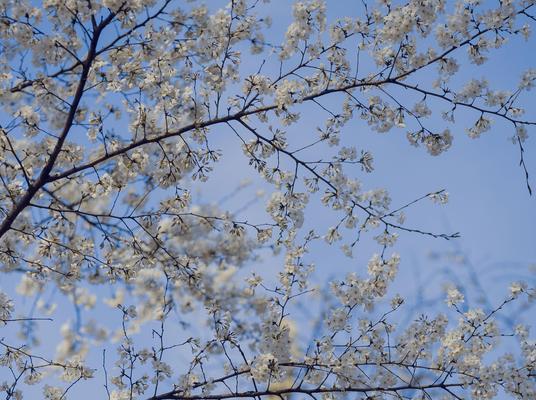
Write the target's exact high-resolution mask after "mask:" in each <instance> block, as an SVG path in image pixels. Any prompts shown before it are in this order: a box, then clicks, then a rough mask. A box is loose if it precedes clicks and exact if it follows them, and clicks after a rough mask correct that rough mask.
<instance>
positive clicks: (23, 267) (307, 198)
mask: <svg viewBox="0 0 536 400" xmlns="http://www.w3.org/2000/svg"><path fill="white" fill-rule="evenodd" d="M216 3H218V4H216ZM266 3H268V1H264V2H260V1H253V0H252V1H246V0H231V1H230V2H229V3H228V4H219V2H207V5H202V4H198V3H197V2H195V1H191V2H186V3H185V2H180V1H173V0H143V1H142V0H43V1H42V2H40V1H26V0H17V1H15V0H3V1H1V2H0V38H1V42H0V46H1V47H0V49H1V52H0V103H1V107H2V111H1V117H0V123H1V126H0V179H1V186H0V187H1V189H0V211H1V215H0V261H1V264H0V273H1V276H2V282H8V278H10V277H13V276H16V277H17V279H20V283H19V285H18V289H17V290H18V292H19V294H20V295H21V296H35V295H36V294H39V293H43V291H44V290H54V291H56V292H57V293H59V294H60V295H61V296H63V297H62V298H63V299H64V301H66V302H68V303H70V304H72V306H74V308H75V310H76V313H77V316H79V314H80V313H81V312H82V311H83V310H84V309H88V310H91V309H92V308H94V307H95V304H96V303H97V300H98V299H100V297H101V296H104V295H103V293H110V292H111V293H112V295H111V297H107V298H106V299H105V303H106V304H108V305H109V306H110V307H111V308H110V309H111V310H115V311H114V312H113V313H111V314H110V315H108V314H107V315H103V314H100V317H98V319H99V320H98V321H95V320H89V321H88V322H86V323H82V322H80V321H81V319H80V318H79V319H77V323H72V324H68V323H67V324H63V325H62V326H61V327H60V326H58V325H56V324H55V323H54V322H55V320H56V318H57V316H56V314H57V313H56V314H55V312H54V309H53V306H52V305H50V304H48V303H47V302H46V301H43V300H42V299H39V301H37V300H36V304H35V307H36V310H37V311H36V313H35V315H32V316H29V315H21V314H17V307H18V299H15V298H14V297H13V295H8V292H9V290H8V287H7V284H6V286H4V283H3V284H2V289H3V291H0V329H2V330H4V332H5V334H4V333H2V334H0V365H1V368H2V374H1V375H0V391H3V393H4V394H5V398H6V399H20V398H45V399H54V400H60V399H65V398H68V397H69V396H70V395H71V393H73V392H74V391H75V390H76V388H78V387H80V388H89V389H84V390H86V392H88V391H89V392H91V393H92V394H91V397H90V398H108V399H114V400H119V399H121V400H124V399H153V400H156V399H192V400H193V399H231V398H254V399H266V398H279V399H286V398H296V399H298V398H299V399H301V398H304V399H305V398H311V399H320V398H322V399H332V398H346V397H348V398H363V399H365V398H367V399H383V398H414V399H439V398H445V399H462V398H468V397H472V398H475V399H487V398H492V397H494V396H496V395H498V394H501V395H507V396H510V397H515V398H520V399H521V398H522V399H530V398H535V397H536V390H535V383H534V378H535V367H536V366H535V363H536V347H535V345H534V342H532V341H531V340H530V338H529V334H528V328H527V327H525V326H522V325H515V324H514V325H512V327H511V328H512V329H511V330H506V328H505V327H504V325H503V324H501V323H500V320H498V319H497V318H496V317H497V316H498V315H500V314H501V312H503V308H506V307H507V304H508V303H511V302H515V301H526V299H527V298H530V297H531V296H533V292H532V290H531V289H530V288H529V287H527V285H526V284H524V283H514V284H513V285H512V286H511V287H510V292H509V295H507V296H506V297H505V298H504V301H502V302H499V303H498V304H497V305H496V306H495V307H493V308H492V309H491V310H487V311H484V310H482V309H479V308H469V309H466V308H464V307H463V302H464V296H463V294H462V293H461V292H460V291H459V288H455V287H450V288H449V289H448V291H447V298H446V302H447V304H448V306H450V307H451V309H452V313H451V314H452V315H453V316H454V318H452V317H451V318H449V317H447V316H446V315H444V314H441V313H439V312H438V313H436V314H435V315H429V316H426V317H425V316H421V317H419V318H417V319H414V321H413V322H412V323H410V324H409V325H407V326H403V327H402V326H401V327H397V324H396V321H397V319H396V318H397V317H396V316H397V315H398V313H400V312H402V310H401V307H402V304H403V302H404V300H403V299H402V298H401V297H400V296H394V297H393V296H391V294H390V292H389V284H390V283H391V282H392V281H393V280H394V278H395V276H396V274H397V272H398V266H399V260H400V258H399V256H398V255H397V254H396V253H391V249H390V248H391V247H392V246H393V245H394V243H395V242H396V240H397V237H398V236H399V235H424V236H431V237H434V238H437V239H438V240H441V239H449V240H450V239H456V238H457V236H458V235H457V234H451V233H438V232H433V231H426V230H424V229H421V228H417V227H414V226H411V225H406V222H405V217H404V211H405V210H407V209H409V208H410V207H411V208H414V207H419V204H420V203H421V202H422V201H427V199H431V200H433V201H435V202H438V203H444V202H446V201H447V200H448V196H447V193H446V192H445V191H443V190H441V191H437V192H433V193H429V194H427V195H424V196H419V195H417V196H415V197H414V198H415V200H414V201H412V202H410V203H407V204H403V205H401V206H396V207H394V206H392V205H391V198H390V196H389V193H388V191H387V190H386V189H374V190H371V189H370V188H368V187H366V185H365V184H364V183H362V180H361V179H360V176H361V175H365V174H369V173H372V172H373V155H372V154H371V153H370V152H368V151H365V150H364V149H363V150H362V149H358V148H356V146H353V145H346V143H348V142H351V137H349V138H346V137H345V125H347V123H349V122H350V121H352V120H354V119H361V120H363V121H364V122H365V123H366V124H368V126H369V127H370V129H371V130H374V131H377V132H388V131H391V130H394V131H396V130H398V131H400V130H402V131H403V132H405V133H406V134H407V139H408V141H409V143H410V144H411V145H413V146H421V147H422V148H423V149H424V150H425V151H427V152H428V153H429V154H430V155H431V156H438V155H440V154H441V153H443V152H445V151H446V150H448V149H449V148H450V147H451V146H452V145H453V138H455V136H456V135H462V134H464V133H463V128H465V129H466V133H467V134H468V135H469V136H470V137H471V138H478V137H479V136H480V135H482V134H483V133H484V132H486V131H488V130H490V128H491V124H492V122H493V121H503V122H506V123H508V124H509V126H510V127H511V130H510V133H509V134H508V135H509V136H510V137H511V138H512V140H513V142H514V144H515V145H516V146H517V149H518V151H519V157H520V167H521V170H520V173H522V174H523V175H524V177H526V179H525V182H526V185H527V188H528V191H529V192H530V191H531V188H530V183H529V174H528V170H527V167H526V165H525V159H524V157H523V156H524V151H525V149H524V143H525V140H526V138H527V131H528V129H527V128H528V127H529V126H530V125H533V124H534V122H533V120H531V119H530V116H525V113H524V110H523V105H522V104H521V103H522V101H523V99H524V97H523V95H524V93H525V92H527V91H529V90H530V89H531V88H532V87H533V86H534V82H535V80H536V70H528V71H526V72H525V73H524V74H523V75H522V76H521V77H520V81H519V84H518V85H517V86H516V87H514V88H512V90H511V91H505V90H497V89H494V88H493V87H492V85H491V84H490V83H488V81H486V80H484V79H472V80H468V81H466V82H460V79H459V72H458V71H459V68H460V65H461V63H473V64H476V65H481V64H485V63H486V61H487V59H488V57H492V56H493V52H494V50H495V49H497V48H499V47H502V46H503V45H504V44H505V43H506V42H507V40H508V39H509V38H510V37H512V36H516V35H521V36H524V37H525V38H527V39H528V38H529V36H530V24H531V23H533V22H534V20H535V17H534V15H533V12H534V11H535V8H536V5H535V4H534V3H535V2H534V1H533V0H502V1H486V2H484V1H479V0H466V1H457V2H450V1H446V0H409V1H407V2H391V1H389V0H382V1H378V2H374V1H370V2H369V1H366V0H364V1H363V2H348V3H351V7H354V8H355V10H356V11H357V13H358V15H359V16H358V17H348V16H344V15H342V16H340V18H328V16H327V15H328V12H329V7H330V6H331V4H332V3H331V2H330V4H325V2H324V1H322V0H308V1H300V2H296V3H295V4H294V5H293V6H292V9H291V11H289V13H291V14H292V18H293V20H292V22H291V23H290V24H289V25H288V26H285V27H284V28H282V29H283V32H284V39H283V40H280V39H275V38H276V37H277V34H275V33H274V32H275V31H276V30H277V29H279V28H281V27H280V26H279V25H278V23H274V22H273V21H272V20H271V18H270V17H271V11H272V10H273V9H271V8H270V7H274V6H276V7H279V6H280V5H281V4H283V3H285V6H287V3H286V2H280V1H279V0H278V1H273V2H272V4H271V5H269V4H266ZM285 32H286V33H285ZM482 68H485V65H484V66H483V67H482ZM525 99H526V97H525ZM313 113H314V114H315V115H317V114H321V115H323V116H325V118H324V123H323V125H321V126H319V127H318V129H317V132H306V131H304V130H303V129H300V126H301V125H300V124H301V123H302V122H303V120H304V119H307V118H309V117H308V116H309V115H313ZM458 113H462V114H463V113H466V114H467V115H471V118H473V121H474V123H473V124H472V125H470V126H466V127H461V126H460V125H459V124H455V117H456V116H457V115H458ZM437 116H439V117H440V118H439V119H437V118H436V117H437ZM434 118H436V119H434ZM431 121H434V122H433V123H432V122H431ZM438 121H439V122H438ZM460 132H461V133H460ZM220 135H227V136H226V139H224V140H225V141H228V142H229V141H230V140H231V139H229V138H230V137H233V138H235V139H236V141H235V142H233V143H235V145H237V146H238V147H239V149H240V151H241V153H242V154H243V157H245V159H246V160H247V162H248V163H249V165H250V166H251V170H252V171H253V172H254V173H255V176H257V177H259V180H263V181H264V182H265V183H264V184H265V185H266V187H268V188H270V189H271V192H270V195H269V199H268V201H267V203H266V204H265V210H266V212H267V214H266V219H265V222H263V223H253V222H250V221H251V220H252V219H250V218H244V217H243V216H242V217H238V216H237V215H236V213H233V212H231V210H230V209H228V208H226V207H224V206H223V205H207V204H201V203H200V204H196V202H195V201H194V200H195V199H194V195H193V192H194V191H195V190H197V189H198V188H199V187H203V185H205V182H206V181H207V180H208V182H210V177H211V175H212V174H214V172H215V170H216V169H217V168H218V163H219V162H220V158H221V157H222V155H223V156H224V155H225V153H224V152H223V151H221V150H220V149H219V146H218V143H221V140H220V139H219V136H220ZM343 143H344V145H343ZM229 173H233V174H238V175H240V174H241V173H242V172H241V171H230V172H229ZM244 173H245V172H244ZM527 195H528V194H527ZM317 203H318V204H320V205H321V206H322V207H326V208H327V209H330V210H331V213H329V214H327V215H334V216H335V217H334V219H333V222H332V223H331V224H330V225H331V228H327V227H326V229H325V230H323V231H318V230H315V229H311V227H310V225H309V223H308V219H311V218H313V219H314V215H311V214H308V213H307V210H308V207H310V205H311V204H317ZM364 236H370V237H371V238H374V240H375V241H376V242H377V248H378V249H377V252H376V254H371V255H370V261H369V262H368V265H365V266H363V265H361V266H360V267H359V268H356V269H355V272H353V273H350V274H348V275H346V276H337V275H336V276H335V278H334V279H333V280H332V281H331V282H329V283H326V282H324V281H323V280H322V279H320V280H319V279H315V274H314V272H313V269H314V265H313V262H314V260H311V259H310V257H308V254H307V253H308V251H309V249H310V248H311V246H315V245H316V243H318V242H320V241H324V242H327V243H328V244H329V245H331V246H336V247H337V246H338V247H340V249H341V251H342V252H343V253H344V254H345V255H347V256H352V252H353V251H354V250H355V249H357V248H359V244H360V239H361V238H362V237H364ZM261 253H262V254H265V255H266V254H269V255H272V257H273V258H274V259H276V260H280V261H281V267H277V266H274V267H273V268H271V269H270V270H268V271H266V270H263V271H262V272H261V271H255V269H254V268H253V269H252V268H251V266H252V265H253V266H254V265H255V263H256V262H257V257H258V255H259V254H261ZM318 268H322V266H320V267H318ZM246 269H247V271H246ZM252 271H253V272H252ZM401 273H404V272H403V271H401ZM51 288H52V289H51ZM319 298H321V300H320V301H318V299H319ZM315 299H316V300H315ZM315 301H316V302H317V303H320V304H319V305H318V307H317V308H318V312H317V313H316V314H317V315H319V316H320V317H318V318H317V320H316V322H315V328H314V329H313V331H312V332H309V330H310V329H309V328H307V329H305V328H298V326H305V325H303V319H304V318H307V317H305V316H304V314H303V313H302V314H300V313H301V311H300V304H301V305H302V306H303V305H304V304H305V305H307V304H312V303H309V302H315ZM315 304H316V303H315ZM84 312H86V311H84ZM87 312H90V311H87ZM58 318H59V317H58ZM60 319H61V318H60ZM497 321H499V322H497ZM19 325H20V326H22V329H21V331H20V332H19V336H18V337H15V335H13V334H12V333H13V327H15V326H19ZM51 326H53V328H51ZM307 326H309V325H307ZM51 329H53V330H51ZM51 332H53V333H51ZM58 334H59V336H57V335H58ZM144 334H145V336H143V335H144ZM504 336H510V337H509V338H504V340H510V341H511V342H512V343H513V344H514V345H515V348H514V350H513V351H512V352H503V351H502V347H501V346H500V345H499V344H498V343H499V339H500V338H501V337H504ZM56 337H58V339H57V340H54V339H55V338H56ZM43 343H44V344H46V346H44V345H42V344H43ZM110 343H111V346H113V347H114V348H116V349H117V351H116V352H110V351H106V349H107V347H106V346H108V345H110ZM51 349H52V353H51ZM36 393H38V394H36ZM77 396H80V395H77ZM77 398H79V397H77Z"/></svg>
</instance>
